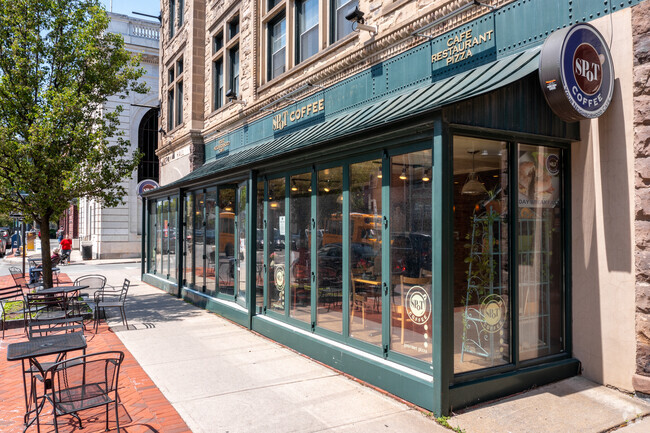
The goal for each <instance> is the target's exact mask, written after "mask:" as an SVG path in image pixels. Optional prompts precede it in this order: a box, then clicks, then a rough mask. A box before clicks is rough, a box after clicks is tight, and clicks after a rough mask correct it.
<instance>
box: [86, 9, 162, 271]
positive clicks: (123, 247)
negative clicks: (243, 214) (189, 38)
mask: <svg viewBox="0 0 650 433" xmlns="http://www.w3.org/2000/svg"><path fill="white" fill-rule="evenodd" d="M108 15H109V17H110V19H111V21H110V24H109V25H108V31H109V32H113V33H119V34H121V35H122V36H123V37H124V42H125V47H126V49H127V50H128V51H131V52H133V53H138V54H141V60H140V63H141V66H142V67H143V68H144V69H145V71H146V72H145V74H144V76H143V77H142V78H141V80H143V81H145V82H146V84H147V85H148V86H149V89H150V91H149V93H147V94H145V95H142V94H134V93H132V94H131V95H129V96H128V97H127V98H126V99H119V98H117V97H114V98H110V99H109V101H108V103H107V104H106V106H105V107H104V109H105V110H107V111H109V110H113V109H115V107H116V106H117V105H121V106H122V107H123V109H124V111H123V112H122V115H121V117H120V129H121V130H122V131H123V132H124V138H126V139H129V140H130V142H131V149H132V150H135V149H138V148H139V149H140V150H141V151H142V152H143V153H144V157H143V160H142V162H141V164H140V166H139V168H138V171H137V172H134V173H133V176H132V177H131V178H130V179H127V180H125V181H124V186H125V187H126V189H127V191H128V196H127V197H126V198H125V199H124V204H122V205H118V206H117V207H114V208H104V207H102V205H101V203H99V202H98V201H96V200H90V199H85V198H82V199H80V200H79V226H78V227H79V241H80V243H81V244H82V245H92V257H93V258H96V259H106V258H124V257H140V254H141V247H142V245H141V231H142V223H141V222H142V203H141V199H140V198H139V197H138V195H137V191H136V188H137V185H138V183H139V182H140V181H141V180H144V179H153V180H155V181H158V158H157V157H156V155H155V150H156V147H157V145H158V132H157V131H158V106H159V100H158V99H159V98H158V77H159V72H158V43H159V30H160V25H159V23H158V22H157V21H148V20H143V19H140V18H133V17H129V16H126V15H121V14H116V13H111V12H109V13H108Z"/></svg>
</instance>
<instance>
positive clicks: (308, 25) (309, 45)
mask: <svg viewBox="0 0 650 433" xmlns="http://www.w3.org/2000/svg"><path fill="white" fill-rule="evenodd" d="M296 10H297V15H298V16H297V20H296V21H297V23H298V26H297V29H296V30H297V31H296V63H300V62H302V61H304V60H306V59H308V58H309V57H311V56H313V55H314V54H316V53H317V52H318V0H302V1H297V2H296Z"/></svg>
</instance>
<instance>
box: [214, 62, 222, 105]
mask: <svg viewBox="0 0 650 433" xmlns="http://www.w3.org/2000/svg"><path fill="white" fill-rule="evenodd" d="M212 69H213V77H212V88H213V89H214V96H213V102H212V105H213V107H212V109H213V110H217V109H219V108H221V107H222V106H223V58H219V59H218V60H215V61H214V62H212Z"/></svg>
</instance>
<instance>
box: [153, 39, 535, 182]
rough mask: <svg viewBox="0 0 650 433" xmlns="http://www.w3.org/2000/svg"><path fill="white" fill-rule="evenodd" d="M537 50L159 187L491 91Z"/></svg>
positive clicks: (527, 70)
mask: <svg viewBox="0 0 650 433" xmlns="http://www.w3.org/2000/svg"><path fill="white" fill-rule="evenodd" d="M540 49H541V47H539V46H538V47H535V48H532V49H529V50H527V51H523V52H520V53H517V54H513V55H511V56H508V57H504V58H503V59H500V60H496V61H494V62H492V63H488V64H486V65H483V66H479V67H477V68H475V69H471V70H469V71H466V72H462V73H459V74H457V75H454V76H451V77H449V78H445V79H442V80H440V81H436V82H435V83H433V84H430V85H427V86H423V87H419V88H417V89H415V90H412V91H409V92H406V93H403V94H401V95H398V96H393V97H391V98H388V99H384V100H382V101H379V102H374V103H372V104H369V105H365V106H361V107H359V108H357V109H356V110H354V111H350V112H346V113H345V114H341V115H339V116H337V117H335V118H332V119H327V120H325V121H323V122H321V123H319V124H317V125H312V126H308V127H306V128H304V129H301V130H300V131H296V132H294V133H291V134H287V135H285V136H283V137H280V138H277V139H272V140H269V141H266V142H264V143H261V144H257V145H254V146H251V147H249V148H244V149H242V150H239V151H237V152H235V153H231V154H229V155H227V156H224V157H222V158H219V159H217V160H215V161H211V162H209V163H207V164H205V165H204V166H202V167H200V168H198V169H196V170H194V171H193V172H192V173H190V174H188V175H187V176H185V177H183V178H181V179H179V180H177V181H175V182H173V183H171V184H168V185H165V186H164V187H163V188H164V189H167V188H168V187H177V186H180V185H181V184H183V183H186V182H189V181H198V180H201V179H202V178H208V177H210V176H213V175H215V174H217V173H219V172H222V171H226V170H229V169H233V168H238V167H244V166H247V165H251V164H254V163H256V162H260V161H263V160H269V159H272V158H274V157H278V156H280V155H282V154H284V153H287V152H292V151H296V150H299V149H302V148H306V147H309V146H313V145H316V144H319V143H324V142H326V141H330V140H333V139H340V138H343V137H346V136H349V135H352V134H358V133H359V132H363V131H364V130H368V129H371V128H376V127H378V126H382V125H384V124H388V123H393V122H396V121H399V120H403V119H406V118H409V117H412V116H415V115H418V114H423V113H426V112H430V111H433V110H436V109H438V108H440V107H442V106H445V105H449V104H452V103H455V102H458V101H461V100H465V99H468V98H472V97H474V96H478V95H481V94H484V93H488V92H491V91H493V90H495V89H498V88H500V87H503V86H507V85H508V84H511V83H513V82H515V81H517V80H519V79H521V78H523V77H525V76H527V75H528V74H531V73H533V72H535V71H537V69H538V66H539V53H540ZM152 192H153V191H152Z"/></svg>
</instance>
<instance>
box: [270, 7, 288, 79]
mask: <svg viewBox="0 0 650 433" xmlns="http://www.w3.org/2000/svg"><path fill="white" fill-rule="evenodd" d="M286 23H287V20H286V18H285V16H284V15H281V16H279V17H277V18H276V19H275V20H273V21H271V22H270V23H269V24H268V28H269V65H268V74H267V76H268V77H267V78H268V79H269V80H272V79H273V78H275V77H277V76H278V75H280V74H282V73H283V72H284V71H285V70H286V46H287V38H286V32H287V28H286Z"/></svg>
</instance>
